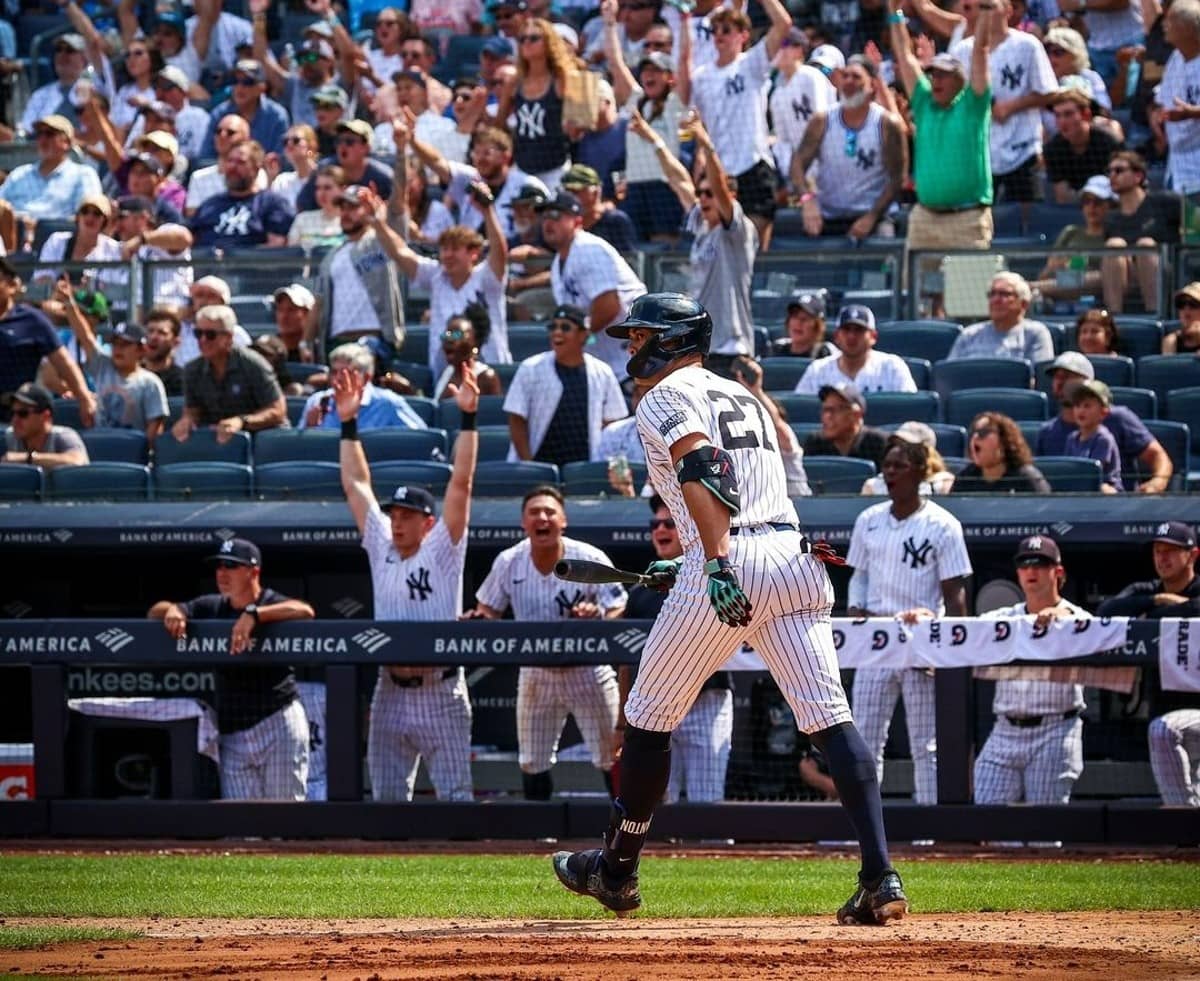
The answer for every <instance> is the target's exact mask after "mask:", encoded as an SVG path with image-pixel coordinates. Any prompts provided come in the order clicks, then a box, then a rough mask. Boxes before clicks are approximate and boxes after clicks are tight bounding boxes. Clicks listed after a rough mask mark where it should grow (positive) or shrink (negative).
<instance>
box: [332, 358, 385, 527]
mask: <svg viewBox="0 0 1200 981" xmlns="http://www.w3.org/2000/svg"><path fill="white" fill-rule="evenodd" d="M366 386H367V379H366V377H365V376H364V375H363V374H362V373H361V372H359V371H355V370H353V369H350V368H339V369H338V370H337V371H336V372H335V373H334V376H333V397H334V401H335V403H336V405H337V413H338V418H339V419H341V420H342V439H341V442H340V443H339V444H338V445H339V450H338V458H339V462H340V464H341V470H342V490H343V491H344V492H345V494H346V503H347V504H349V505H350V513H351V514H352V515H354V524H355V526H356V527H357V528H358V533H359V534H360V535H361V534H363V533H364V532H365V531H366V527H367V515H368V514H369V513H370V512H371V511H373V510H375V509H376V508H377V507H379V505H378V503H376V501H375V491H374V489H373V488H372V486H371V468H370V467H369V466H368V465H367V455H366V453H364V452H363V448H362V443H360V442H359V441H358V436H357V428H355V435H353V436H349V435H348V434H347V431H346V426H347V424H348V423H354V424H355V426H356V427H357V420H358V410H359V408H360V407H361V406H362V398H363V390H364V389H365V388H366Z"/></svg>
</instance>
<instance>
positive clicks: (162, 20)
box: [151, 10, 187, 89]
mask: <svg viewBox="0 0 1200 981" xmlns="http://www.w3.org/2000/svg"><path fill="white" fill-rule="evenodd" d="M159 24H165V25H166V26H167V27H171V28H174V29H175V30H177V31H178V32H179V33H180V34H186V33H187V20H186V19H185V18H184V16H183V14H181V13H178V12H177V11H174V10H164V11H162V12H161V13H159V14H157V15H155V17H154V22H153V23H152V24H151V27H157V26H158V25H159ZM160 74H161V73H160ZM179 87H180V88H181V89H186V86H184V85H181V86H179Z"/></svg>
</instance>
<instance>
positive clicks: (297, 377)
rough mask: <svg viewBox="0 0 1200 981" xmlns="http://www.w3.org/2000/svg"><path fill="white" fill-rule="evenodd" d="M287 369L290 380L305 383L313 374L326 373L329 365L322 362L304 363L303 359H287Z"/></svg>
mask: <svg viewBox="0 0 1200 981" xmlns="http://www.w3.org/2000/svg"><path fill="white" fill-rule="evenodd" d="M287 371H288V376H289V377H290V378H291V379H292V381H294V382H297V383H298V384H301V385H305V384H307V383H308V380H309V378H311V377H312V376H313V375H317V374H322V375H327V374H328V373H329V366H328V365H323V364H305V363H304V362H303V361H289V362H288V363H287Z"/></svg>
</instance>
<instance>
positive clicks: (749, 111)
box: [692, 40, 771, 176]
mask: <svg viewBox="0 0 1200 981" xmlns="http://www.w3.org/2000/svg"><path fill="white" fill-rule="evenodd" d="M770 73H771V61H770V59H769V58H768V57H767V42H766V41H765V40H763V41H759V42H758V43H757V44H756V45H754V47H752V48H751V49H750V50H749V51H747V52H745V53H744V54H740V55H738V56H737V57H736V58H735V59H734V60H733V61H731V62H730V63H729V64H728V65H725V66H720V65H718V64H717V63H716V62H715V61H714V62H713V63H712V64H711V65H706V66H705V67H704V68H702V69H700V70H698V71H697V72H696V73H695V74H694V75H693V76H692V104H693V105H695V107H696V110H697V112H699V113H700V118H701V119H702V120H703V121H704V125H705V127H707V129H708V133H709V136H711V137H712V141H713V146H714V147H715V148H716V150H717V153H718V155H719V156H720V157H721V163H723V164H724V165H725V170H726V172H728V173H730V174H733V175H734V176H736V175H738V174H744V173H745V172H746V171H747V170H749V169H750V168H751V167H753V166H754V165H755V164H756V163H758V162H759V161H760V160H769V159H770V144H769V135H770V134H769V133H768V131H767V84H768V80H769V78H770Z"/></svg>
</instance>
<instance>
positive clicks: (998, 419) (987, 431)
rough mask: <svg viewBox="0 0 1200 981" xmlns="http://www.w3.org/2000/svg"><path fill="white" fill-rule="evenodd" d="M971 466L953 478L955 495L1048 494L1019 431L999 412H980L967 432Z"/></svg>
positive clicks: (1046, 485) (1042, 478) (1047, 489)
mask: <svg viewBox="0 0 1200 981" xmlns="http://www.w3.org/2000/svg"><path fill="white" fill-rule="evenodd" d="M967 433H968V437H967V453H968V454H969V455H970V457H971V462H970V463H968V464H967V465H966V466H965V467H963V468H962V470H960V471H959V472H958V476H957V477H955V478H954V487H953V488H952V492H953V493H955V494H1049V493H1050V485H1049V484H1048V483H1047V482H1046V478H1045V477H1043V476H1042V472H1041V471H1040V470H1039V469H1038V468H1037V467H1035V466H1034V465H1033V455H1032V454H1031V453H1030V452H1029V444H1028V443H1026V442H1025V437H1024V436H1022V435H1021V427H1020V426H1018V425H1017V424H1016V423H1015V422H1014V421H1013V420H1012V419H1010V418H1009V417H1008V416H1006V415H1004V414H1003V413H1002V412H981V413H979V415H977V416H976V417H975V418H974V419H972V420H971V426H970V428H969V429H968V430H967Z"/></svg>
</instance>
